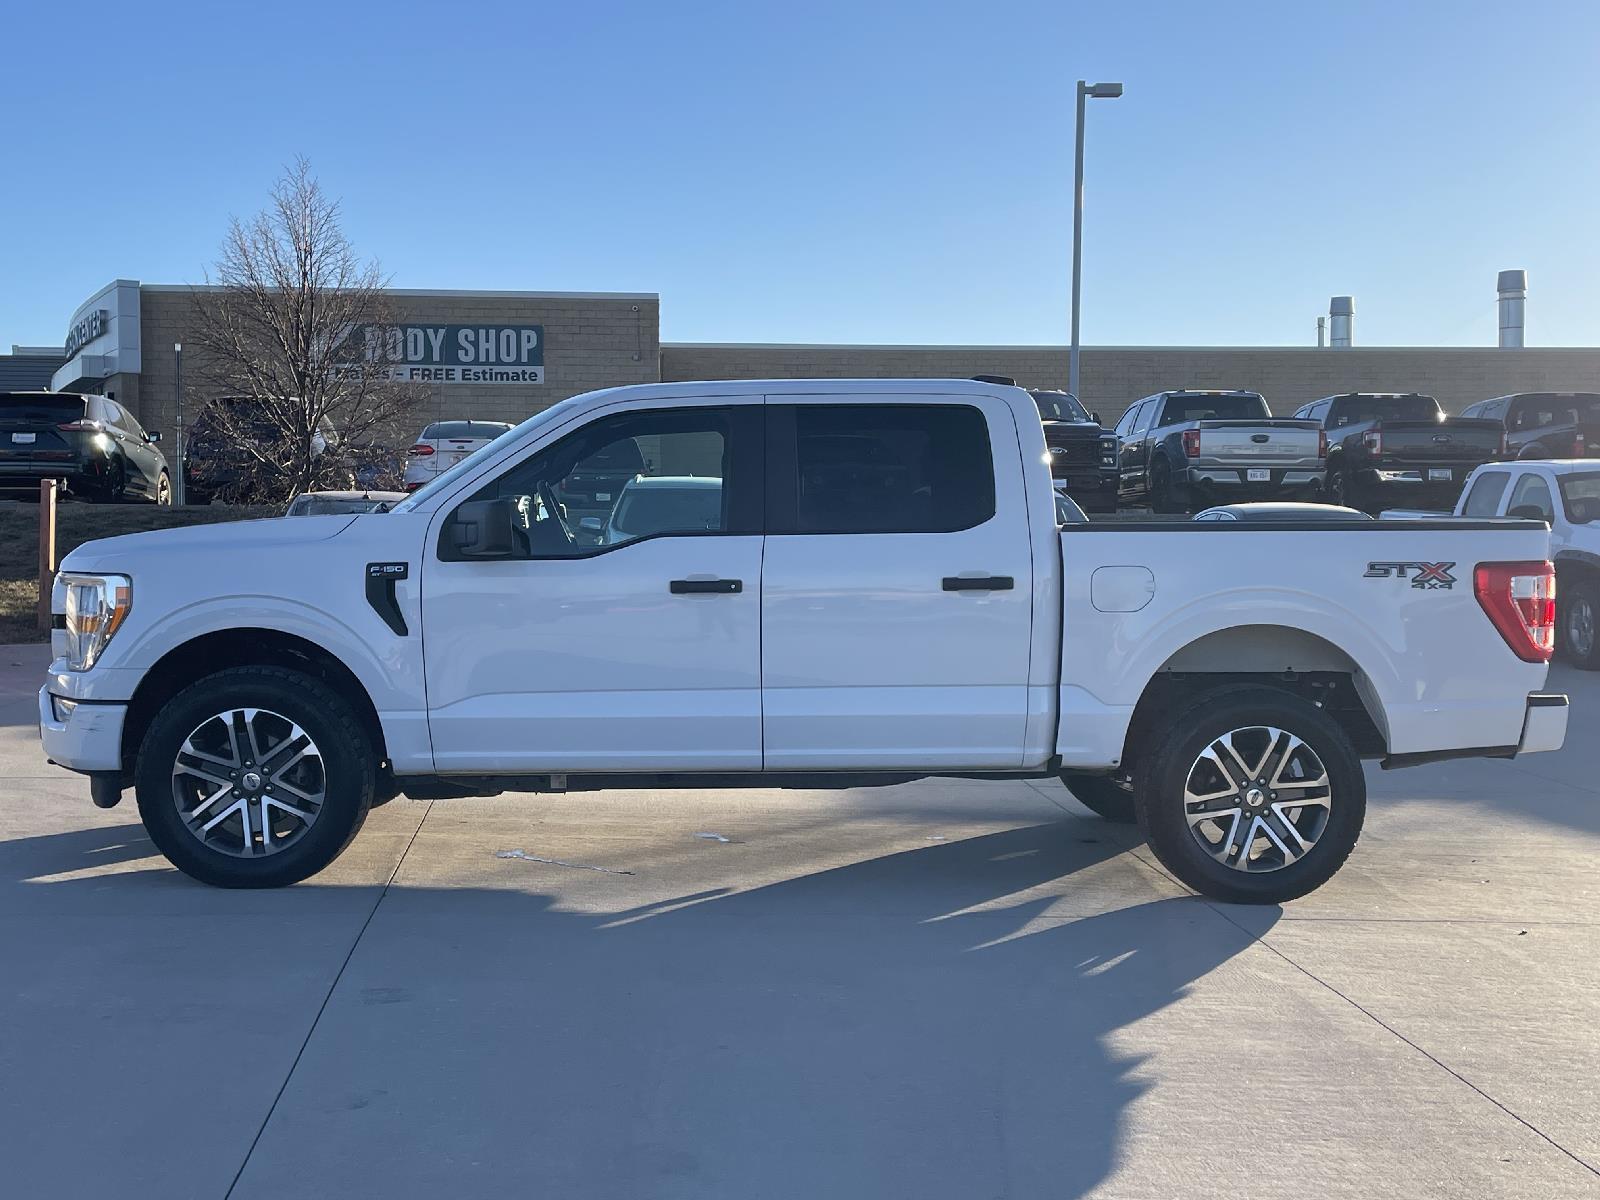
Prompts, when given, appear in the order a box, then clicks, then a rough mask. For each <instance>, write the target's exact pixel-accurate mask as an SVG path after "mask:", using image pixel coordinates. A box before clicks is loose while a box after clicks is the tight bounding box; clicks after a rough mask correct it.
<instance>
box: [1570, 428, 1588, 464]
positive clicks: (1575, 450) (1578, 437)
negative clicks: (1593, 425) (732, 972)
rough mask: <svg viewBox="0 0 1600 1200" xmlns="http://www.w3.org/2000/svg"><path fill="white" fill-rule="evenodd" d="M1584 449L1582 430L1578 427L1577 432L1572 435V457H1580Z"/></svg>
mask: <svg viewBox="0 0 1600 1200" xmlns="http://www.w3.org/2000/svg"><path fill="white" fill-rule="evenodd" d="M1586 450H1587V448H1586V447H1585V445H1584V440H1583V430H1581V429H1580V430H1578V432H1577V433H1575V434H1573V435H1572V457H1573V458H1582V457H1583V456H1584V454H1585V453H1586Z"/></svg>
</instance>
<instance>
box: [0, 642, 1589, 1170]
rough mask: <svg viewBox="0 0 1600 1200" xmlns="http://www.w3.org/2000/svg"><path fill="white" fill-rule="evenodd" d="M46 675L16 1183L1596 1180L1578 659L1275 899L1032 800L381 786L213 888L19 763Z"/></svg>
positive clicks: (19, 733)
mask: <svg viewBox="0 0 1600 1200" xmlns="http://www.w3.org/2000/svg"><path fill="white" fill-rule="evenodd" d="M44 657H45V652H44V648H43V647H33V646H29V647H0V971H3V978H4V979H5V980H6V982H7V984H8V986H6V987H4V988H0V1079H3V1080H4V1086H3V1088H0V1117H3V1120H0V1159H3V1161H4V1162H5V1163H6V1167H7V1177H8V1181H9V1187H10V1188H11V1189H12V1190H14V1191H15V1193H16V1194H18V1195H50V1196H77V1195H106V1194H114V1195H122V1196H146V1195H148V1196H174V1195H182V1196H216V1197H220V1196H223V1195H226V1194H229V1193H230V1189H231V1194H232V1195H234V1196H238V1197H271V1196H283V1195H296V1196H312V1195H328V1196H341V1197H353V1196H397V1195H417V1196H436V1195H452V1196H477V1195H482V1196H502V1195H506V1194H540V1195H583V1196H625V1195H626V1196H641V1195H648V1196H685V1197H688V1196H694V1197H706V1196H730V1197H745V1196H755V1195H763V1196H780V1195H781V1196H791V1195H792V1196H819V1195H834V1196H885V1195H916V1196H950V1197H963V1198H965V1197H972V1196H980V1195H981V1196H991V1195H993V1196H1018V1197H1032V1196H1052V1197H1055V1196H1077V1195H1086V1194H1094V1195H1104V1196H1117V1197H1152V1198H1156V1197H1160V1198H1166V1197H1171V1196H1177V1195H1181V1196H1185V1197H1190V1196H1212V1195H1218V1196H1220V1195H1229V1196H1235V1195H1247V1196H1250V1197H1252V1198H1254V1197H1266V1196H1285V1197H1289V1196H1295V1197H1298V1196H1302V1195H1308V1194H1315V1195H1322V1196H1361V1197H1372V1196H1396V1197H1416V1196H1432V1195H1438V1196H1462V1195H1470V1196H1526V1197H1540V1198H1547V1197H1559V1196H1579V1195H1595V1194H1597V1193H1600V1174H1597V1170H1600V1129H1597V1126H1596V1123H1595V1121H1594V1114H1595V1113H1596V1112H1597V1111H1600V1070H1597V1067H1600V1061H1597V1060H1600V1049H1597V1039H1596V1037H1595V1034H1594V1030H1595V1027H1596V1025H1597V1022H1600V885H1597V884H1596V882H1595V877H1596V869H1595V864H1596V855H1597V852H1600V807H1597V804H1600V771H1597V769H1596V768H1597V766H1600V761H1597V754H1600V751H1597V749H1596V747H1595V745H1594V743H1593V742H1592V741H1591V740H1590V737H1589V732H1590V731H1591V730H1592V729H1593V724H1592V720H1593V719H1592V717H1591V716H1590V715H1589V714H1590V713H1592V712H1593V711H1594V707H1595V705H1596V704H1597V703H1600V677H1596V676H1593V675H1585V674H1582V673H1579V672H1575V671H1571V670H1569V669H1566V668H1561V667H1558V668H1556V669H1555V670H1554V671H1553V673H1552V678H1551V689H1552V690H1566V691H1569V692H1570V693H1571V694H1572V695H1573V699H1574V709H1573V716H1572V727H1571V732H1570V734H1569V737H1568V747H1567V748H1566V749H1565V750H1562V751H1560V752H1559V753H1556V754H1546V755H1540V756H1537V757H1535V758H1530V759H1527V760H1525V761H1524V762H1513V763H1506V762H1460V763H1446V764H1440V765H1437V766H1433V767H1426V768H1419V769H1415V770H1411V771H1405V772H1397V773H1394V774H1384V773H1382V772H1379V771H1377V770H1376V769H1375V768H1372V769H1370V770H1369V779H1370V783H1371V786H1372V789H1373V803H1372V810H1371V812H1370V814H1369V818H1368V824H1367V831H1366V834H1365V836H1364V838H1363V841H1362V844H1361V845H1360V847H1359V848H1358V849H1357V851H1356V855H1355V857H1354V858H1353V859H1352V861H1351V863H1350V864H1349V866H1348V867H1347V868H1346V869H1345V870H1344V871H1343V872H1342V873H1341V874H1340V875H1339V876H1338V877H1337V878H1336V879H1335V880H1334V881H1333V882H1332V883H1330V884H1329V885H1328V886H1326V887H1325V888H1323V889H1322V890H1321V891H1319V892H1317V893H1315V894H1313V895H1312V896H1310V897H1308V898H1307V899H1305V900H1302V901H1300V902H1298V903H1296V904H1293V905H1291V906H1288V907H1287V908H1285V909H1284V910H1281V911H1280V910H1278V909H1270V908H1269V909H1249V908H1238V907H1231V906H1226V905H1218V904H1212V903H1208V902H1204V901H1200V900H1198V899H1194V898H1191V897H1188V896H1187V895H1186V894H1185V893H1184V892H1183V890H1182V889H1181V888H1179V887H1178V886H1177V885H1176V884H1174V883H1173V882H1172V881H1171V880H1170V879H1169V878H1168V877H1166V876H1165V875H1164V874H1163V873H1162V872H1161V871H1160V870H1159V869H1158V868H1157V867H1156V866H1155V865H1154V860H1153V859H1152V858H1151V857H1150V855H1149V853H1148V851H1147V850H1146V849H1145V848H1144V847H1143V846H1142V845H1140V844H1139V843H1138V841H1137V839H1136V838H1135V837H1134V836H1132V835H1131V834H1130V833H1129V832H1127V831H1125V830H1122V829H1118V828H1116V827H1112V826H1108V825H1106V824H1103V823H1102V822H1100V821H1098V820H1096V819H1093V818H1091V817H1089V816H1087V815H1086V814H1085V813H1084V812H1083V810H1082V809H1080V808H1079V807H1078V806H1077V805H1076V804H1075V803H1074V802H1073V801H1072V800H1070V799H1069V798H1068V797H1067V795H1066V793H1065V792H1064V790H1062V789H1060V788H1059V787H1056V786H1053V785H1052V786H1042V785H1041V786H1033V785H1029V784H1026V783H1020V782H1019V783H1006V784H980V783H960V782H938V783H922V784H915V785H907V786H901V787H892V788H884V789H877V790H871V791H856V792H851V793H845V794H828V793H816V792H778V791H770V792H721V793H694V792H670V793H662V792H643V791H641V792H621V793H609V794H603V795H598V796H593V795H588V796H586V795H582V794H574V795H570V796H562V797H537V796H525V797H516V796H507V797H501V798H496V799H480V800H456V801H439V802H434V803H428V802H423V801H411V800H404V799H402V800H398V801H396V802H394V803H392V804H390V805H388V806H386V807H384V808H382V809H379V810H377V811H376V812H374V813H373V815H372V817H371V819H370V820H369V821H368V823H367V825H366V828H365V830H364V831H363V832H362V834H361V835H360V836H359V837H358V839H357V840H356V842H355V844H354V846H353V847H352V848H351V850H350V851H349V852H347V853H346V854H345V855H344V857H343V858H341V859H340V860H339V861H338V862H336V863H335V864H334V866H333V867H332V869H330V870H329V871H328V872H326V873H325V874H324V875H323V876H320V877H318V878H317V879H316V880H314V881H313V882H312V883H310V884H306V885H302V886H299V887H296V888H294V889H291V890H288V891H283V892H223V891H217V890H212V889H207V888H204V887H201V886H199V885H196V884H194V883H192V882H190V881H189V880H187V879H185V878H184V877H183V876H181V875H179V874H178V873H177V872H176V871H174V870H172V869H171V868H170V867H168V866H167V865H166V864H165V862H164V861H163V860H161V859H160V858H159V857H158V856H157V855H156V854H155V851H154V849H153V847H152V846H151V845H150V843H149V842H148V841H147V840H146V839H145V838H144V836H143V833H142V830H141V828H140V827H139V825H138V823H137V814H136V812H135V810H134V808H133V805H132V801H131V797H130V799H129V800H127V801H125V802H124V804H123V805H122V806H121V807H119V808H117V809H114V810H111V811H109V812H101V811H98V810H96V809H94V808H92V807H91V806H90V805H89V802H88V797H87V788H86V786H85V784H84V783H83V781H82V780H80V779H78V778H77V777H74V776H71V775H69V774H68V773H66V772H64V771H60V770H57V769H55V768H51V767H48V766H46V765H45V764H44V762H43V761H42V759H41V758H40V756H39V752H38V744H37V741H36V737H35V732H34V728H33V722H34V719H35V713H36V706H35V703H34V696H33V692H34V689H35V688H36V687H37V681H38V678H39V672H40V669H41V668H42V665H43V662H44ZM545 860H554V861H545Z"/></svg>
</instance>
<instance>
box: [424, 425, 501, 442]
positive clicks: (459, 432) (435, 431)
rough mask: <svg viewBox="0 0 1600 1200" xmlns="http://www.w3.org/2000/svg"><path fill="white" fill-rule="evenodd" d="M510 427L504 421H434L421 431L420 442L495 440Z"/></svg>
mask: <svg viewBox="0 0 1600 1200" xmlns="http://www.w3.org/2000/svg"><path fill="white" fill-rule="evenodd" d="M510 428H511V426H509V425H507V424H506V423H505V422H504V421H435V422H434V423H433V424H432V425H429V426H428V427H427V428H426V429H424V430H423V431H422V436H421V438H420V439H419V440H420V441H428V440H430V439H433V438H440V439H450V438H497V437H499V436H500V435H501V434H502V433H504V432H505V431H506V430H508V429H510Z"/></svg>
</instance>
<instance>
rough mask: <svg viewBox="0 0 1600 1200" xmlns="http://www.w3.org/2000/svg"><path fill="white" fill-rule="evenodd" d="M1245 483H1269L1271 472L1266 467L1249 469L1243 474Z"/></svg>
mask: <svg viewBox="0 0 1600 1200" xmlns="http://www.w3.org/2000/svg"><path fill="white" fill-rule="evenodd" d="M1244 477H1245V481H1246V482H1247V483H1271V482H1272V472H1271V471H1269V470H1268V469H1267V468H1266V467H1251V468H1250V469H1249V470H1248V471H1246V472H1245V473H1244Z"/></svg>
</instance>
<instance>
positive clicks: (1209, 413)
mask: <svg viewBox="0 0 1600 1200" xmlns="http://www.w3.org/2000/svg"><path fill="white" fill-rule="evenodd" d="M1271 415H1272V414H1271V413H1270V412H1269V411H1268V410H1267V402H1266V401H1265V400H1263V399H1262V398H1261V397H1260V396H1168V397H1167V403H1166V407H1165V409H1164V410H1163V412H1162V414H1161V423H1162V424H1163V425H1176V424H1178V423H1180V422H1182V421H1210V420H1223V421H1241V420H1250V419H1251V418H1254V417H1270V416H1271Z"/></svg>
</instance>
